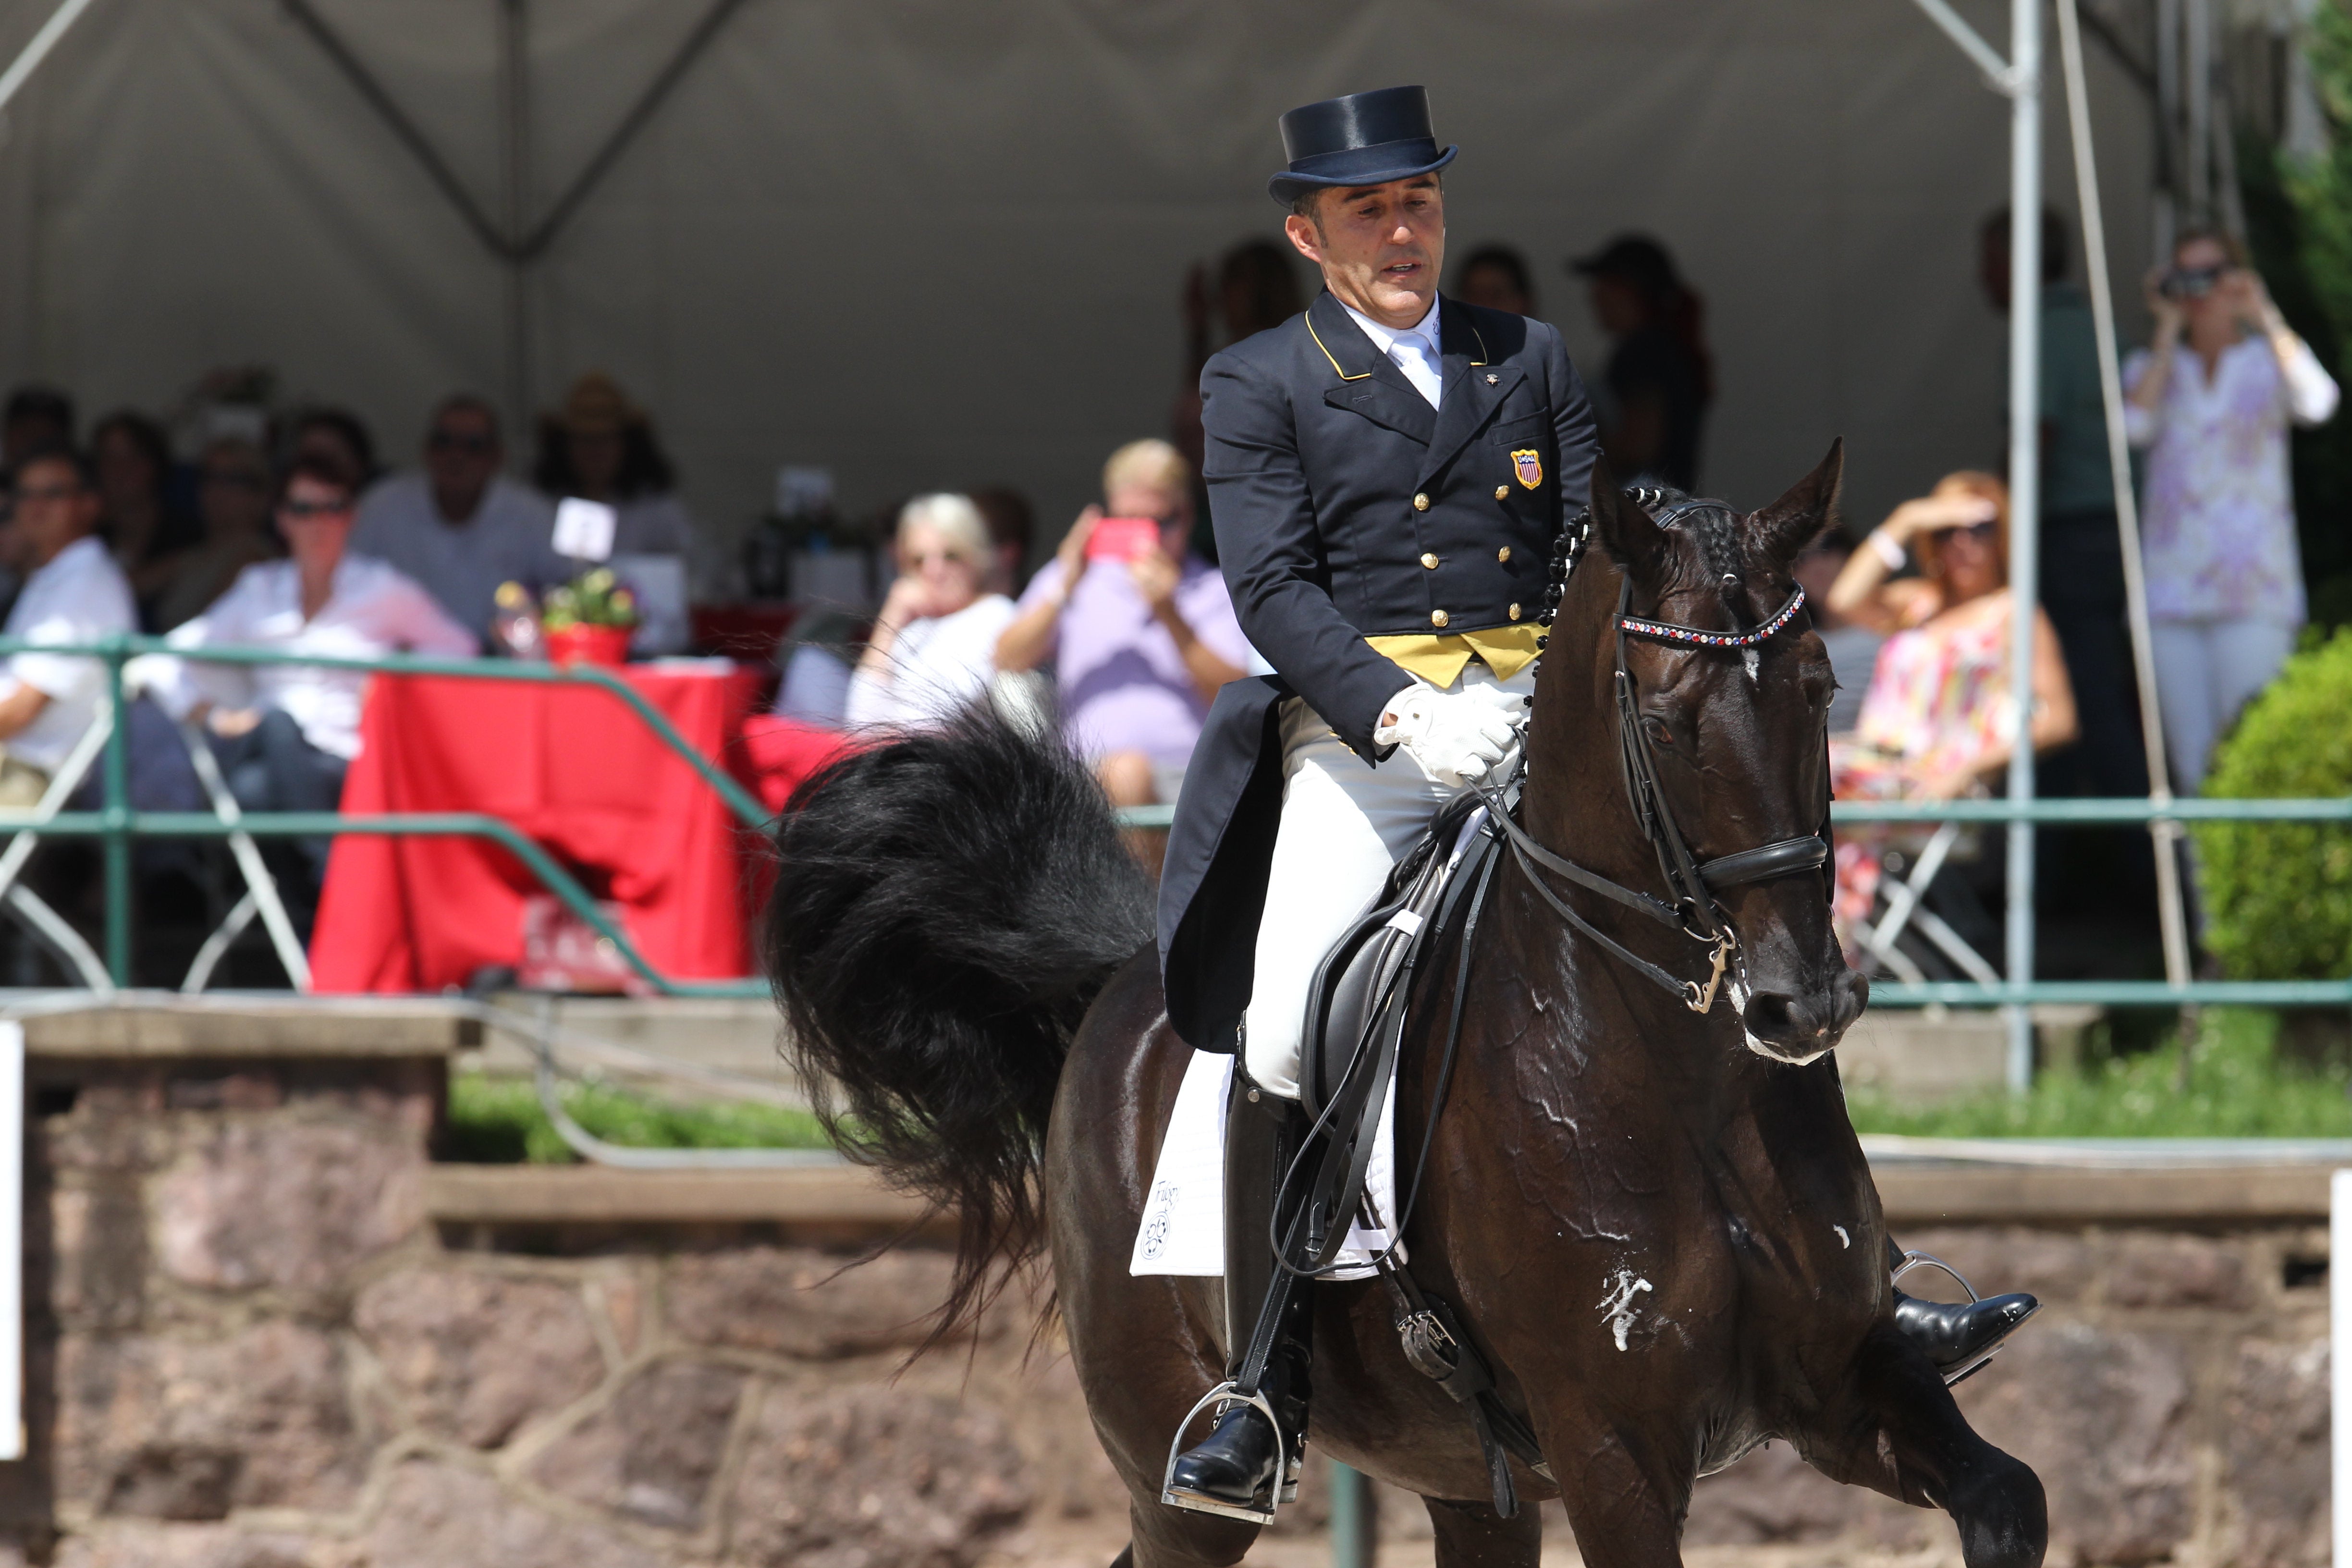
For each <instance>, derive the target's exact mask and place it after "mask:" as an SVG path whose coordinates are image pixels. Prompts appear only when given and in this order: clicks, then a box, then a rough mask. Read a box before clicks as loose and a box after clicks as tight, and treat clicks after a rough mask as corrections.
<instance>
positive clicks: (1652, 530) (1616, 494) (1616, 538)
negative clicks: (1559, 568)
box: [1592, 457, 1667, 582]
mask: <svg viewBox="0 0 2352 1568" xmlns="http://www.w3.org/2000/svg"><path fill="white" fill-rule="evenodd" d="M1592 527H1593V531H1594V532H1595V533H1597V534H1599V535H1600V538H1601V548H1602V549H1603V550H1606V551H1607V552H1609V556H1610V559H1611V560H1612V561H1614V562H1616V563H1617V564H1618V565H1620V566H1622V567H1623V568H1624V569H1625V570H1626V571H1627V572H1628V573H1629V574H1632V575H1633V577H1634V579H1635V580H1637V581H1643V582H1649V581H1654V580H1655V579H1656V576H1657V574H1658V572H1659V571H1660V570H1661V568H1663V567H1664V563H1665V557H1666V549H1667V542H1666V531H1665V530H1664V529H1663V528H1660V527H1659V526H1658V524H1657V521H1656V520H1655V519H1654V518H1652V517H1651V516H1650V514H1649V513H1648V512H1647V511H1645V510H1643V509H1642V508H1641V507H1639V506H1636V505H1634V504H1633V501H1632V500H1630V499H1628V498H1627V496H1626V494H1625V492H1624V491H1623V490H1622V489H1619V488H1618V484H1617V476H1616V475H1615V474H1614V473H1612V471H1611V470H1610V468H1609V459H1608V458H1601V457H1595V458H1593V459H1592Z"/></svg>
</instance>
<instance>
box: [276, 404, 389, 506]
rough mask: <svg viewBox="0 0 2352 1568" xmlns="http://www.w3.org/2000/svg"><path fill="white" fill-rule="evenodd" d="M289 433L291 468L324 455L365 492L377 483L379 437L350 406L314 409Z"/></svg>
mask: <svg viewBox="0 0 2352 1568" xmlns="http://www.w3.org/2000/svg"><path fill="white" fill-rule="evenodd" d="M288 434H289V437H290V440H289V444H288V447H287V450H286V464H287V467H288V468H292V467H293V466H294V465H295V464H296V463H298V462H299V461H300V460H301V459H303V458H324V459H326V460H327V461H328V462H330V463H332V464H334V465H336V466H337V467H338V468H341V469H342V471H343V472H344V473H346V474H349V475H350V476H351V477H352V484H354V485H356V486H357V487H358V488H359V490H360V492H361V493H365V491H366V489H367V488H368V487H369V486H370V485H372V484H373V483H375V481H376V478H377V475H378V473H379V471H380V470H379V469H378V468H376V461H375V437H373V436H370V435H369V434H368V427H367V426H366V425H364V424H362V422H361V420H360V416H358V415H356V414H353V413H352V411H351V410H350V409H348V408H313V409H310V411H309V412H307V413H304V414H302V415H299V416H297V417H296V419H295V420H294V423H293V426H291V428H290V429H289V432H288Z"/></svg>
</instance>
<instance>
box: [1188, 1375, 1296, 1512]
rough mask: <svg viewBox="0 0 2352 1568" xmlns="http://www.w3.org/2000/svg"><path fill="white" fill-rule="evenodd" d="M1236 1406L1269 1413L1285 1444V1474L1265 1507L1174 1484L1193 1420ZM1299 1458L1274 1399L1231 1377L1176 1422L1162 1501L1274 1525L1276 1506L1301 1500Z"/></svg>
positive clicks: (1268, 1418) (1270, 1422)
mask: <svg viewBox="0 0 2352 1568" xmlns="http://www.w3.org/2000/svg"><path fill="white" fill-rule="evenodd" d="M1211 1405H1214V1406H1216V1410H1215V1414H1216V1415H1224V1413H1225V1412H1226V1411H1227V1410H1230V1409H1232V1408H1233V1407H1234V1405H1249V1406H1250V1407H1251V1408H1252V1409H1254V1410H1255V1411H1256V1412H1257V1413H1258V1414H1259V1415H1263V1416H1265V1424H1266V1425H1267V1426H1271V1427H1273V1428H1274V1437H1275V1441H1276V1443H1277V1444H1279V1445H1280V1446H1281V1449H1282V1473H1281V1474H1280V1476H1278V1477H1277V1478H1276V1482H1275V1488H1274V1500H1272V1501H1271V1502H1269V1503H1267V1504H1266V1506H1265V1507H1264V1508H1262V1509H1258V1508H1237V1507H1235V1506H1234V1504H1232V1503H1229V1502H1214V1501H1212V1500H1209V1499H1207V1498H1203V1497H1192V1496H1185V1495H1180V1494H1179V1493H1178V1492H1177V1490H1176V1489H1175V1487H1174V1486H1173V1484H1172V1483H1173V1481H1174V1480H1175V1478H1176V1461H1177V1460H1178V1459H1179V1458H1182V1457H1183V1453H1184V1434H1185V1433H1186V1432H1187V1431H1188V1430H1190V1429H1191V1427H1192V1422H1193V1419H1194V1418H1195V1417H1197V1416H1198V1415H1200V1414H1201V1412H1202V1411H1203V1410H1206V1409H1208V1408H1209V1407H1210V1406H1211ZM1210 1425H1211V1426H1215V1425H1216V1423H1215V1422H1214V1421H1211V1422H1210ZM1299 1458H1300V1456H1299V1454H1298V1452H1297V1449H1296V1448H1294V1447H1292V1445H1291V1442H1290V1438H1289V1436H1288V1435H1287V1434H1286V1433H1285V1432H1284V1431H1283V1429H1282V1423H1281V1422H1280V1421H1278V1420H1276V1418H1275V1414H1274V1405H1273V1403H1272V1401H1270V1400H1268V1399H1267V1398H1266V1396H1265V1394H1243V1393H1242V1392H1241V1390H1240V1389H1239V1388H1237V1387H1236V1386H1234V1382H1233V1380H1232V1379H1230V1378H1228V1379H1226V1380H1225V1381H1224V1382H1223V1383H1221V1384H1217V1386H1216V1387H1214V1388H1213V1389H1211V1390H1209V1392H1208V1393H1206V1394H1202V1396H1201V1400H1200V1403H1199V1404H1197V1405H1193V1406H1192V1409H1190V1410H1187V1411H1186V1412H1184V1419H1183V1420H1181V1421H1179V1422H1178V1423H1176V1436H1174V1438H1172V1439H1171V1441H1170V1442H1169V1445H1168V1468H1167V1469H1165V1470H1163V1471H1161V1472H1160V1501H1161V1502H1164V1503H1166V1504H1167V1505H1168V1506H1169V1507H1170V1508H1181V1509H1186V1510H1190V1511H1192V1512H1193V1513H1213V1514H1217V1515H1219V1516H1221V1517H1223V1518H1225V1519H1238V1520H1242V1521H1244V1522H1246V1523H1250V1524H1272V1523H1273V1522H1274V1515H1275V1510H1276V1509H1278V1508H1280V1507H1281V1506H1282V1505H1283V1504H1284V1503H1286V1502H1297V1500H1298V1471H1299Z"/></svg>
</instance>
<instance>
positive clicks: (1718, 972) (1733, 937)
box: [1683, 924, 1739, 1014]
mask: <svg viewBox="0 0 2352 1568" xmlns="http://www.w3.org/2000/svg"><path fill="white" fill-rule="evenodd" d="M1738 946H1739V937H1738V933H1737V932H1735V931H1733V930H1732V929H1731V927H1730V926H1729V925H1728V924H1726V925H1724V926H1722V927H1721V928H1720V929H1718V930H1717V932H1716V936H1715V948H1714V951H1713V952H1710V953H1709V954H1708V955H1707V961H1708V963H1710V964H1712V965H1713V966H1714V973H1710V974H1709V975H1708V976H1707V977H1706V984H1705V985H1701V984H1699V983H1698V982H1697V981H1696V980H1685V982H1683V986H1684V991H1685V994H1684V996H1683V1003H1684V1005H1685V1006H1687V1007H1689V1008H1690V1010H1691V1011H1692V1012H1694V1013H1702V1014H1703V1013H1706V1011H1708V1010H1709V1009H1710V1008H1712V1007H1713V1006H1714V1005H1715V997H1716V994H1717V992H1719V991H1721V990H1722V989H1723V972H1724V970H1725V968H1726V967H1727V965H1728V964H1729V963H1730V962H1731V954H1732V952H1733V950H1735V949H1736V948H1738Z"/></svg>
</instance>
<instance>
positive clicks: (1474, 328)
mask: <svg viewBox="0 0 2352 1568" xmlns="http://www.w3.org/2000/svg"><path fill="white" fill-rule="evenodd" d="M1470 335H1471V336H1472V337H1474V338H1475V339H1477V340H1478V352H1479V353H1480V354H1482V355H1483V354H1484V353H1486V333H1484V332H1482V331H1479V330H1478V323H1477V322H1475V321H1473V322H1471V323H1470ZM1470 363H1472V364H1477V365H1483V364H1485V363H1486V360H1484V359H1483V358H1481V359H1474V360H1472V361H1471V362H1470Z"/></svg>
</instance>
